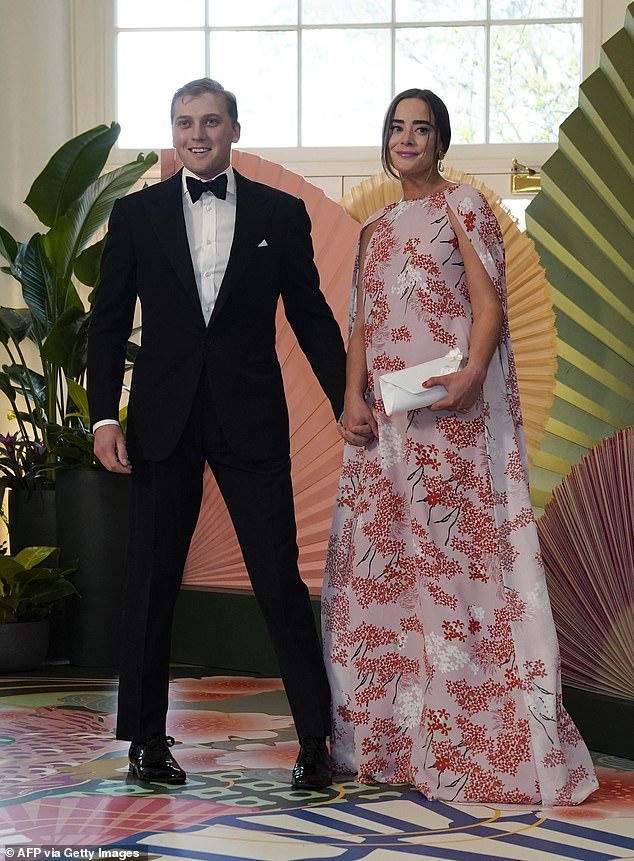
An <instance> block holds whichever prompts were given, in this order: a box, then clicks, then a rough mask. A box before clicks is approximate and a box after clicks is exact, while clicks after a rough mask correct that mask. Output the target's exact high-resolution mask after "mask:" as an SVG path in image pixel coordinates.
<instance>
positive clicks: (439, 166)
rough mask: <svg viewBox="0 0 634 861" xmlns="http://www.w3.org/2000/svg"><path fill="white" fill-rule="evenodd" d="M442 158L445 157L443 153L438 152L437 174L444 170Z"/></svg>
mask: <svg viewBox="0 0 634 861" xmlns="http://www.w3.org/2000/svg"><path fill="white" fill-rule="evenodd" d="M444 157H445V153H444V152H443V151H442V150H438V173H442V172H443V171H444V169H445V166H444V164H443V163H442V160H443V159H444Z"/></svg>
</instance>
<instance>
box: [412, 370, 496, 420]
mask: <svg viewBox="0 0 634 861" xmlns="http://www.w3.org/2000/svg"><path fill="white" fill-rule="evenodd" d="M485 377H486V368H485V369H484V370H480V369H476V368H473V367H470V366H469V365H467V367H466V368H463V370H462V371H456V372H455V374H445V375H443V376H440V377H430V378H429V379H428V380H426V381H425V382H424V383H423V387H424V388H426V389H427V388H431V386H444V387H445V388H446V389H447V394H446V396H445V397H444V398H441V399H440V400H439V401H436V403H434V404H431V405H430V407H429V409H430V410H453V411H455V412H459V413H466V412H469V410H470V409H471V408H472V407H473V406H475V403H476V401H477V400H478V398H479V397H480V393H481V391H482V385H483V383H484V380H485Z"/></svg>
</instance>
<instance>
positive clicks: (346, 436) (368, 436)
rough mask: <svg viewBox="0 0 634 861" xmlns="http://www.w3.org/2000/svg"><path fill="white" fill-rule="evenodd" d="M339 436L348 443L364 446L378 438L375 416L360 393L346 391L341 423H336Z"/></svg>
mask: <svg viewBox="0 0 634 861" xmlns="http://www.w3.org/2000/svg"><path fill="white" fill-rule="evenodd" d="M337 430H338V431H339V435H340V436H341V438H342V439H343V440H344V441H345V442H347V443H350V445H358V446H365V445H367V444H368V443H369V442H372V440H373V439H378V438H379V430H378V427H377V423H376V418H375V416H374V413H373V412H372V410H371V409H370V407H369V406H368V405H367V403H366V402H365V399H364V398H363V397H362V396H361V395H358V396H357V395H350V394H348V393H346V398H345V401H344V410H343V417H342V419H341V423H340V424H338V425H337Z"/></svg>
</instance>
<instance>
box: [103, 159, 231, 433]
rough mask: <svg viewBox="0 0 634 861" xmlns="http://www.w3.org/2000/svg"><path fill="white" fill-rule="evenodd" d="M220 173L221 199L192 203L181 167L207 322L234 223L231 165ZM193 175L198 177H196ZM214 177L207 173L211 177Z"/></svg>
mask: <svg viewBox="0 0 634 861" xmlns="http://www.w3.org/2000/svg"><path fill="white" fill-rule="evenodd" d="M222 173H226V174H227V197H226V199H225V200H221V199H220V198H218V197H216V196H215V195H214V194H212V193H211V192H210V191H206V192H204V194H202V195H201V197H200V198H199V199H198V200H197V201H196V203H194V202H193V201H192V199H191V197H190V196H189V191H188V189H187V182H186V178H187V177H188V176H196V174H194V173H192V172H191V171H190V170H187V168H183V174H182V183H183V214H184V216H185V228H186V230H187V241H188V243H189V252H190V254H191V258H192V264H193V267H194V275H195V277H196V287H197V288H198V296H199V297H200V306H201V308H202V312H203V317H204V318H205V323H209V318H210V317H211V313H212V311H213V309H214V305H215V303H216V299H217V298H218V291H219V290H220V285H221V284H222V279H223V278H224V274H225V271H226V269H227V263H228V262H229V254H230V253H231V246H232V244H233V234H234V231H235V226H236V200H237V196H236V178H235V175H234V173H233V168H232V167H231V166H229V167H228V168H227V169H226V170H224V171H222ZM218 176H220V174H218ZM196 178H197V179H200V177H196ZM215 178H216V177H211V179H215ZM141 337H143V336H141ZM111 424H115V425H116V424H118V421H117V420H116V419H114V418H112V419H103V421H100V422H95V424H94V425H93V431H96V430H97V428H98V427H101V426H102V425H111Z"/></svg>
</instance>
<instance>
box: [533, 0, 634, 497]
mask: <svg viewBox="0 0 634 861" xmlns="http://www.w3.org/2000/svg"><path fill="white" fill-rule="evenodd" d="M633 142H634V3H630V4H629V6H628V8H627V11H626V15H625V26H624V27H623V29H621V30H619V31H618V32H617V33H615V34H614V36H612V37H611V38H610V39H608V41H607V42H605V44H604V45H603V46H602V48H601V54H600V59H599V68H598V69H596V70H595V71H594V72H592V74H591V75H589V77H588V78H586V80H584V81H583V82H582V83H581V86H580V87H579V105H578V107H577V108H576V109H575V110H574V111H573V112H572V113H571V114H570V116H568V117H567V118H566V119H565V120H564V122H563V123H562V124H561V126H560V128H559V143H558V147H557V150H556V151H555V153H554V154H553V155H552V156H551V157H550V158H549V159H548V161H546V162H545V164H544V165H542V168H541V191H540V192H539V193H538V194H537V195H536V197H535V198H534V199H533V201H532V202H531V203H530V205H529V206H528V209H527V210H526V232H527V233H528V235H529V236H530V237H531V239H532V240H533V241H534V242H535V246H536V248H537V251H538V252H539V255H540V258H541V262H542V264H543V266H544V268H545V270H546V276H547V278H548V280H549V282H550V284H551V286H552V294H553V305H554V308H555V314H556V318H557V356H558V367H557V375H556V385H555V397H554V401H553V407H552V411H551V414H550V417H549V419H548V422H547V423H546V434H545V436H544V440H543V442H542V446H541V448H540V451H539V452H538V454H537V457H536V458H535V461H534V464H533V470H532V472H531V483H532V485H533V490H534V494H535V492H536V491H537V492H538V493H539V502H540V504H541V505H542V507H543V506H544V504H545V502H546V501H547V499H548V497H549V496H550V493H551V491H552V488H553V487H556V486H557V484H559V482H560V481H561V479H562V477H563V476H564V475H566V473H567V472H568V470H569V469H570V467H571V466H572V465H573V464H575V463H578V462H579V461H580V460H581V458H582V457H583V456H584V455H585V454H586V453H587V452H588V451H589V450H590V449H591V448H592V447H593V446H595V445H596V444H597V443H598V442H599V441H600V440H601V439H603V438H604V437H607V436H610V435H612V434H613V433H615V432H616V431H617V430H620V429H622V428H624V427H627V426H629V425H631V424H634V304H633V301H632V300H633V298H634V291H633V289H632V288H633V285H634V146H633ZM533 498H534V500H535V495H534V497H533Z"/></svg>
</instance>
